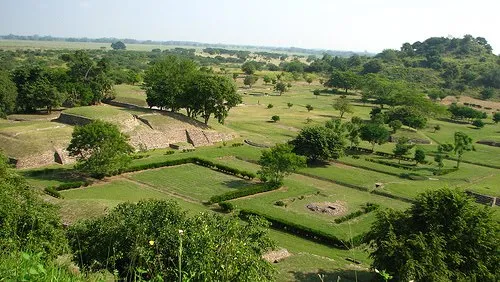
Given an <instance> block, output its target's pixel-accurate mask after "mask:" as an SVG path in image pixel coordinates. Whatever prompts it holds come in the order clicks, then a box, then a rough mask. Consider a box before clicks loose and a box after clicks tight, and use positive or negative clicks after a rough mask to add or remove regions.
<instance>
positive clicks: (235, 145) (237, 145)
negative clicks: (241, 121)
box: [231, 142, 243, 147]
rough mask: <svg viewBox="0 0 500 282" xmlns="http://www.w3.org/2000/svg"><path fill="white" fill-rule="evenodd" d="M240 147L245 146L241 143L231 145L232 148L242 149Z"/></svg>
mask: <svg viewBox="0 0 500 282" xmlns="http://www.w3.org/2000/svg"><path fill="white" fill-rule="evenodd" d="M240 146H243V143H240V142H239V143H233V144H232V145H231V147H240Z"/></svg>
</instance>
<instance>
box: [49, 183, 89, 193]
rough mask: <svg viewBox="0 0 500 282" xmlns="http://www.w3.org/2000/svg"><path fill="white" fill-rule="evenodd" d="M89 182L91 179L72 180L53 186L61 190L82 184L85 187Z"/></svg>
mask: <svg viewBox="0 0 500 282" xmlns="http://www.w3.org/2000/svg"><path fill="white" fill-rule="evenodd" d="M90 184H92V181H73V182H67V183H63V184H61V185H58V186H54V187H53V188H54V189H55V190H57V191H62V190H69V189H74V188H80V187H82V186H85V187H87V186H89V185H90Z"/></svg>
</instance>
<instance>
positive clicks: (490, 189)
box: [0, 42, 500, 281]
mask: <svg viewBox="0 0 500 282" xmlns="http://www.w3.org/2000/svg"><path fill="white" fill-rule="evenodd" d="M0 43H1V42H0ZM0 46H1V44H0ZM258 74H259V75H263V74H264V72H259V73H258ZM266 74H269V75H272V76H273V75H275V74H276V73H272V72H271V73H266ZM242 80H243V78H242V77H241V76H240V77H239V78H238V79H237V81H236V83H237V84H238V87H239V88H238V91H239V92H240V93H241V94H242V97H243V104H242V105H239V106H237V107H235V108H233V109H231V111H230V113H229V117H228V118H227V119H226V122H225V124H224V125H219V124H217V123H216V122H215V121H214V120H211V121H210V123H209V125H210V127H211V128H212V129H215V130H218V131H221V132H235V133H237V134H238V135H239V137H238V138H236V139H235V140H233V141H231V142H227V143H219V144H215V145H214V146H210V147H199V148H196V150H195V151H194V152H186V153H181V152H178V151H176V152H175V153H174V154H171V155H166V154H165V153H166V152H167V151H170V150H171V149H155V150H149V151H147V152H141V153H139V155H141V156H142V158H140V159H134V160H133V162H132V166H135V165H143V164H148V163H155V162H161V161H165V160H168V159H171V160H173V159H181V158H186V157H194V156H196V157H202V158H205V159H209V160H211V161H213V162H217V163H220V164H225V165H229V166H231V167H234V168H238V169H242V170H246V171H251V172H254V173H255V172H257V171H258V170H259V166H258V165H256V164H254V163H252V162H249V161H243V160H242V159H245V160H250V161H256V160H258V159H259V157H260V154H261V151H262V149H261V148H257V147H252V146H249V145H246V144H245V145H243V146H238V147H232V146H231V145H232V144H234V143H240V142H243V140H245V139H248V140H251V141H254V142H257V143H263V144H268V145H273V144H275V143H279V142H286V141H288V140H290V139H292V138H294V137H295V136H296V135H297V133H298V132H299V131H300V130H301V129H302V128H304V127H306V126H310V125H320V124H324V122H325V121H328V120H330V119H331V118H336V117H338V116H339V113H338V112H337V111H335V110H334V109H333V107H332V104H333V103H334V101H335V100H336V99H337V98H338V97H339V96H340V94H333V93H332V92H331V91H323V92H322V93H321V95H319V96H314V95H313V93H312V91H313V90H314V89H321V90H323V87H322V86H321V85H320V83H319V81H318V80H317V79H316V80H315V81H314V82H313V83H312V84H311V85H309V84H307V83H305V82H302V81H293V80H289V81H290V82H291V83H292V88H291V89H290V91H288V92H286V93H284V94H283V95H282V96H279V95H278V94H277V93H275V92H273V91H272V85H265V84H264V83H263V82H262V79H261V80H259V81H258V82H257V84H256V85H254V86H253V87H252V88H251V89H249V88H246V87H244V86H243V85H242ZM116 92H117V98H116V100H117V101H121V102H126V103H131V104H136V105H139V106H145V94H144V92H143V91H142V90H141V88H140V86H137V85H136V86H130V85H118V86H116ZM348 94H349V95H348V96H347V97H348V99H350V101H351V102H352V103H353V105H354V112H353V113H348V114H346V115H345V116H344V120H346V121H347V120H350V118H351V117H352V116H359V117H361V118H364V119H368V118H369V112H370V110H371V108H372V106H373V105H369V104H367V105H364V104H362V103H360V101H359V95H358V94H359V93H348ZM287 103H292V104H293V106H291V107H288V106H287ZM269 104H272V105H273V106H272V107H268V105H269ZM307 104H310V105H311V106H313V108H314V109H313V110H312V111H310V112H308V111H307V109H306V108H305V106H306V105H307ZM67 112H68V113H72V114H75V115H81V116H85V117H88V118H91V119H95V118H100V119H104V120H108V121H112V122H115V123H117V124H119V125H120V127H121V128H122V129H127V130H129V132H135V131H134V130H136V127H137V126H139V127H141V128H142V127H145V126H144V125H142V124H140V123H132V122H130V123H129V121H130V120H133V118H132V115H133V114H137V115H140V116H141V117H142V118H144V119H146V120H147V121H148V122H149V123H150V124H151V125H152V127H153V128H154V130H158V131H161V132H169V131H170V130H172V129H173V128H174V125H175V126H177V125H179V124H182V123H188V124H189V125H193V124H194V125H197V124H198V123H197V122H195V121H189V120H188V119H187V118H185V117H183V116H182V115H174V114H169V113H158V112H155V111H152V110H149V109H144V110H130V109H121V108H117V107H112V106H107V105H103V106H93V107H80V108H73V109H68V110H67ZM273 115H279V116H280V121H279V122H271V116H273ZM15 118H16V119H23V118H24V119H25V120H26V121H24V122H15V121H5V120H0V141H1V143H2V144H1V147H2V148H4V150H6V151H7V150H8V151H9V152H14V153H15V154H19V155H21V154H25V153H26V154H35V155H36V154H37V152H40V149H50V148H51V146H53V144H57V142H61V140H66V142H67V140H69V137H70V135H71V130H72V127H71V126H63V127H57V126H59V125H60V124H59V123H56V122H49V121H47V120H39V119H38V118H37V116H26V117H23V115H16V116H15ZM436 124H439V125H440V126H441V130H439V131H437V132H434V130H433V126H434V125H436ZM198 125H199V124H198ZM200 128H202V127H201V126H200ZM456 131H463V132H465V133H467V134H468V135H470V136H471V137H472V138H473V139H474V140H475V141H477V140H483V139H486V140H500V125H498V124H493V123H492V122H489V123H488V124H487V125H486V126H485V128H482V129H474V128H473V127H472V126H471V125H469V124H460V123H455V122H450V121H447V120H429V122H428V126H427V127H426V128H425V129H422V130H418V131H416V132H415V131H412V130H407V129H401V130H399V131H398V132H397V133H396V134H395V135H396V136H397V137H399V136H406V137H409V138H418V139H428V140H431V142H432V143H431V144H429V145H418V147H419V148H423V149H424V150H425V151H426V152H427V153H432V152H435V151H436V148H437V145H438V144H440V143H447V142H453V134H454V132H456ZM360 146H361V147H364V148H371V145H370V144H368V143H366V142H361V144H360ZM394 146H395V145H394V143H386V144H383V145H377V146H376V147H375V150H376V151H382V152H387V153H390V152H392V150H393V148H394ZM475 148H476V151H473V152H467V153H466V154H465V155H464V160H465V161H467V162H474V163H476V164H471V163H466V162H464V163H462V164H461V165H460V170H459V171H456V172H452V173H449V174H446V175H441V176H436V175H434V172H435V171H436V170H437V167H436V164H435V163H434V162H433V156H431V155H428V156H427V160H428V161H429V163H428V164H420V165H418V166H417V167H414V170H412V171H409V170H404V169H401V168H396V167H391V166H388V165H384V164H380V163H374V162H370V161H368V160H366V158H371V159H375V160H383V161H387V162H392V163H398V160H396V159H389V158H386V157H381V156H377V155H375V154H359V155H358V157H356V158H354V157H352V156H345V157H342V158H340V159H339V160H338V161H339V162H340V163H337V162H331V163H326V164H324V165H321V166H311V167H308V168H304V169H301V170H300V171H299V173H297V174H292V175H290V176H288V177H287V179H286V180H285V185H284V187H282V188H280V189H278V190H275V191H271V192H266V193H261V194H257V195H253V196H248V197H243V198H238V199H234V200H231V202H232V203H234V204H235V205H236V207H237V208H239V209H245V210H251V211H258V212H260V213H262V214H264V215H267V216H269V217H274V218H278V219H286V220H289V221H293V222H294V223H296V224H298V225H302V226H304V227H310V228H314V229H316V230H318V231H321V232H325V233H327V234H330V235H334V236H337V237H339V238H341V239H344V240H348V239H350V238H352V237H353V236H356V235H359V234H361V233H364V232H366V231H368V230H369V228H370V225H371V224H372V223H373V221H374V220H375V212H370V213H368V214H364V215H362V216H360V217H357V218H354V219H351V220H348V221H346V222H343V223H339V224H337V223H335V222H334V220H335V219H336V218H339V217H340V216H342V215H346V214H349V213H351V212H355V211H358V210H360V209H361V207H362V205H365V204H366V203H376V204H378V205H380V206H381V207H382V208H393V209H398V210H403V209H405V208H407V207H409V204H408V203H406V202H404V201H400V200H395V199H392V198H389V197H385V196H380V195H376V194H374V193H370V192H369V191H371V190H374V189H378V190H380V191H383V192H385V193H388V194H392V195H395V196H402V197H406V198H415V197H416V196H417V195H418V194H419V193H422V192H425V191H428V190H435V189H439V188H442V187H451V188H457V189H461V190H473V191H476V192H479V193H482V194H487V195H492V196H500V186H499V185H498V183H500V173H498V172H499V169H497V168H492V167H487V166H485V165H490V166H491V165H494V166H500V158H498V156H499V155H500V148H498V147H491V146H485V145H479V144H476V145H475ZM414 150H415V149H413V150H412V151H411V153H410V154H409V155H408V156H410V157H411V156H412V155H413V153H414ZM402 163H403V164H406V165H408V166H411V165H413V164H412V162H406V161H402ZM444 163H445V168H447V169H449V168H453V167H454V166H455V165H456V162H455V161H453V160H445V161H444ZM51 168H52V170H47V172H46V173H33V170H23V171H21V172H22V174H23V175H24V176H26V177H27V179H28V182H29V183H30V184H31V185H32V186H34V187H36V188H38V189H40V190H41V189H43V188H44V187H47V186H51V185H58V184H61V183H64V182H68V181H75V180H81V178H79V176H78V175H75V174H73V173H72V170H71V166H54V167H51ZM374 170H376V171H374ZM405 174H406V175H405ZM408 174H416V175H419V176H420V177H421V180H411V179H409V177H408ZM308 175H310V176H308ZM321 179H323V180H321ZM334 182H337V184H335V183H334ZM255 183H256V181H253V182H250V181H246V180H242V179H240V178H236V177H233V176H228V175H226V174H222V173H219V172H216V171H214V170H211V169H208V168H204V167H200V166H196V165H192V164H189V165H182V166H175V167H168V168H160V169H153V170H146V171H141V172H135V173H128V174H124V175H121V176H114V177H111V178H109V179H105V180H104V181H103V182H100V181H99V182H96V183H95V184H94V185H91V186H89V187H86V188H79V189H73V190H67V191H62V192H61V193H62V195H63V196H64V198H63V199H54V198H48V200H49V201H51V202H54V203H56V204H58V205H59V206H60V207H61V212H62V215H63V220H65V221H67V222H73V221H75V220H77V219H81V218H89V217H92V216H98V215H101V214H104V213H106V212H107V211H109V209H111V208H113V207H114V206H116V205H117V204H119V203H121V202H125V201H131V202H136V201H139V200H142V199H148V198H155V199H175V200H176V201H178V202H179V203H180V205H181V206H182V207H183V208H184V209H186V210H188V211H190V212H191V213H195V212H200V211H207V210H217V207H216V205H214V206H207V205H203V202H205V201H207V200H208V199H209V198H210V197H211V196H214V195H219V194H222V193H225V192H229V191H235V189H241V188H243V187H248V186H250V185H255ZM375 183H380V184H382V187H379V188H375ZM348 185H356V186H359V187H362V188H365V189H367V190H368V191H360V190H356V189H353V188H349V187H347V186H348ZM278 201H282V202H283V203H284V204H285V206H278V205H276V202H278ZM323 202H328V203H337V204H339V205H340V206H342V208H343V209H344V211H343V213H341V214H338V215H330V214H324V213H319V212H314V211H311V210H310V209H308V208H307V205H308V204H311V203H323ZM495 210H497V208H495ZM495 216H496V218H499V213H498V212H497V211H496V212H495ZM270 234H271V237H272V238H273V239H275V240H276V241H277V242H278V245H279V246H280V247H283V248H286V249H288V251H289V252H290V253H291V254H292V256H290V257H289V258H287V259H285V260H284V261H282V262H279V263H277V264H276V267H277V269H278V271H279V275H278V281H319V276H318V274H321V275H324V281H337V277H341V281H356V275H357V276H358V281H369V280H371V279H372V273H371V272H370V271H369V270H368V268H369V264H370V259H369V258H368V256H367V252H365V251H364V250H363V249H361V248H355V249H352V250H349V251H345V250H339V249H334V248H330V247H328V246H325V245H321V244H317V243H314V242H311V241H308V240H304V239H302V238H299V237H296V236H293V235H290V234H286V233H283V232H280V231H277V230H270ZM347 257H351V258H355V259H356V260H359V261H360V262H361V265H354V264H352V263H351V262H349V261H347V260H346V258H347Z"/></svg>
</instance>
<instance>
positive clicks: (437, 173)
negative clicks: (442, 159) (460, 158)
mask: <svg viewBox="0 0 500 282" xmlns="http://www.w3.org/2000/svg"><path fill="white" fill-rule="evenodd" d="M455 171H458V168H456V167H455V168H443V169H441V170H436V171H434V175H446V174H448V173H452V172H455Z"/></svg>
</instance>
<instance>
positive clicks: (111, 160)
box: [67, 120, 133, 178]
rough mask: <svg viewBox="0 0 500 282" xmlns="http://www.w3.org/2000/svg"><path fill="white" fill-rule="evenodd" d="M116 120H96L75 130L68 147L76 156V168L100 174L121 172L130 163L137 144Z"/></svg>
mask: <svg viewBox="0 0 500 282" xmlns="http://www.w3.org/2000/svg"><path fill="white" fill-rule="evenodd" d="M127 140H128V137H127V136H125V135H124V134H122V133H121V132H120V130H119V129H118V127H117V126H116V125H114V124H111V123H108V122H104V121H101V120H95V121H92V122H91V123H89V124H87V125H84V126H77V127H75V129H74V130H73V134H72V138H71V142H70V144H69V146H68V148H67V150H68V152H69V155H70V156H73V157H76V159H77V161H78V164H77V165H76V168H77V169H78V170H81V171H82V172H85V173H88V174H90V175H91V176H93V177H96V178H103V177H104V176H108V175H113V174H116V173H119V172H121V171H122V170H123V169H125V168H126V167H127V166H128V164H129V163H130V161H131V159H130V156H129V154H130V153H132V152H133V148H132V147H131V146H130V145H129V144H128V143H127Z"/></svg>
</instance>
